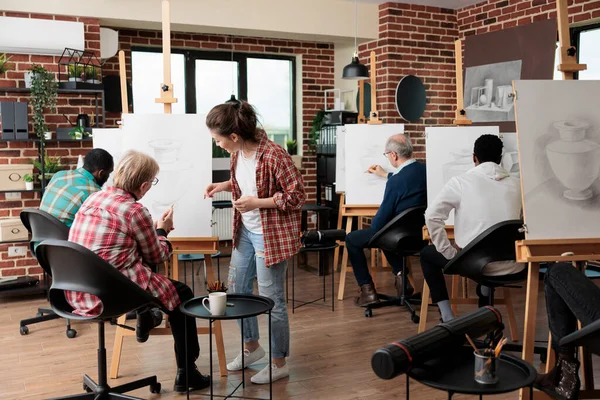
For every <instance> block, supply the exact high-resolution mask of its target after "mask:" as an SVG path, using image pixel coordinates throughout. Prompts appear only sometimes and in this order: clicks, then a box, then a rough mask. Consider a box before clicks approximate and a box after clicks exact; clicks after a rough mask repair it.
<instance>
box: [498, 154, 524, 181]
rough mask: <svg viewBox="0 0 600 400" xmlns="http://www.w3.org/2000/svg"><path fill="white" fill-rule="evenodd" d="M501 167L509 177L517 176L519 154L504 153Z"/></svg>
mask: <svg viewBox="0 0 600 400" xmlns="http://www.w3.org/2000/svg"><path fill="white" fill-rule="evenodd" d="M502 167H503V168H504V169H505V170H506V171H507V172H508V173H509V174H511V175H519V171H520V169H519V152H518V151H507V152H506V153H504V155H503V156H502Z"/></svg>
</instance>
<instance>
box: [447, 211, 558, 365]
mask: <svg viewBox="0 0 600 400" xmlns="http://www.w3.org/2000/svg"><path fill="white" fill-rule="evenodd" d="M522 228H523V221H521V220H509V221H502V222H499V223H497V224H495V225H493V226H491V227H489V228H488V229H486V230H485V231H483V232H482V233H481V234H479V236H477V237H476V238H475V239H473V240H472V241H471V242H470V243H469V244H468V245H467V246H466V247H465V248H464V249H462V250H461V251H459V252H458V254H457V255H456V256H455V257H454V258H453V259H452V260H450V262H448V264H446V266H445V267H444V274H446V275H460V276H463V277H466V278H469V279H471V280H473V281H475V282H476V283H477V284H479V285H481V286H487V287H489V288H490V291H489V297H488V304H489V305H490V306H493V305H494V292H495V288H497V287H518V286H515V285H516V284H518V283H521V282H524V281H526V280H527V268H525V269H523V270H522V271H521V272H518V273H516V274H509V275H500V276H489V275H483V269H484V267H485V266H486V265H488V264H489V263H491V262H497V261H513V260H515V259H516V250H515V242H516V241H517V240H523V239H525V233H524V232H523V229H522ZM522 348H523V346H521V345H516V344H507V345H505V346H504V349H505V350H508V351H521V350H522ZM535 353H536V354H539V355H540V356H541V357H542V360H544V359H545V357H546V354H547V350H546V348H545V347H540V346H535Z"/></svg>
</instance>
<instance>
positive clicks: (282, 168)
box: [231, 134, 306, 266]
mask: <svg viewBox="0 0 600 400" xmlns="http://www.w3.org/2000/svg"><path fill="white" fill-rule="evenodd" d="M237 157H238V153H237V152H236V153H233V154H232V155H231V190H232V198H233V200H234V201H235V200H238V199H239V198H240V197H241V195H242V192H241V190H240V186H239V184H238V182H237V180H236V177H235V165H236V161H237ZM256 190H257V192H258V198H260V199H266V198H269V197H273V199H274V200H275V205H276V206H277V208H261V209H260V218H261V221H262V228H263V235H264V240H265V264H266V265H267V266H271V265H275V264H277V263H279V262H281V261H284V260H287V259H288V258H290V257H291V256H293V255H294V254H296V253H297V252H298V250H299V248H300V220H301V217H302V206H303V205H304V201H305V200H306V195H305V193H304V184H303V181H302V175H301V174H300V171H298V168H296V166H295V165H294V161H293V160H292V157H290V155H289V154H288V153H287V152H286V151H285V150H284V149H283V148H282V147H281V146H279V145H278V144H276V143H274V142H272V141H271V140H269V139H268V138H267V135H265V134H262V135H261V137H260V142H259V144H258V147H257V148H256ZM241 227H242V215H241V213H240V212H239V211H237V210H235V211H234V215H233V246H234V247H235V245H236V243H235V242H236V238H237V235H238V234H239V232H240V228H241Z"/></svg>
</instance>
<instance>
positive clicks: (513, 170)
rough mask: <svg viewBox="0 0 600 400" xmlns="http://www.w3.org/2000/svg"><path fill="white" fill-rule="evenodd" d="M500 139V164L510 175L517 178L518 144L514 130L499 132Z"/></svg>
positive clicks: (518, 169)
mask: <svg viewBox="0 0 600 400" xmlns="http://www.w3.org/2000/svg"><path fill="white" fill-rule="evenodd" d="M500 139H502V144H503V147H502V166H503V167H504V169H505V170H507V171H508V173H509V174H510V176H513V177H515V178H517V179H520V178H521V169H520V165H519V144H518V141H517V133H516V132H504V133H501V134H500Z"/></svg>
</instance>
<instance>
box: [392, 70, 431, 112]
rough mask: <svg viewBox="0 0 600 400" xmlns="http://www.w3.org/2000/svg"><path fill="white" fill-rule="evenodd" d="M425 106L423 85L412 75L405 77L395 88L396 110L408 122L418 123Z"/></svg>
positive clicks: (425, 97) (425, 99)
mask: <svg viewBox="0 0 600 400" xmlns="http://www.w3.org/2000/svg"><path fill="white" fill-rule="evenodd" d="M426 105H427V96H426V94H425V85H423V82H422V81H421V79H419V78H417V77H416V76H414V75H407V76H405V77H404V78H402V79H401V80H400V82H398V86H396V110H398V114H400V116H401V117H402V119H404V120H406V121H408V122H416V121H418V120H419V119H420V118H421V116H422V115H423V112H424V111H425V106H426Z"/></svg>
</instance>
